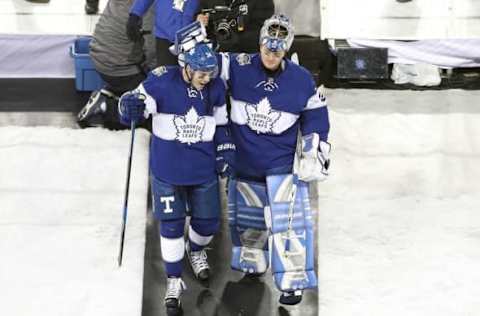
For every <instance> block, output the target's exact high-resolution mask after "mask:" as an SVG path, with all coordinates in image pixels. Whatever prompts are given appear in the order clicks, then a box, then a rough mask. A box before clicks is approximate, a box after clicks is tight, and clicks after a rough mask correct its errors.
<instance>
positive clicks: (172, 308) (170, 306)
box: [165, 298, 183, 316]
mask: <svg viewBox="0 0 480 316" xmlns="http://www.w3.org/2000/svg"><path fill="white" fill-rule="evenodd" d="M165 308H166V310H167V315H168V316H180V315H182V314H183V310H182V306H181V305H180V302H179V301H178V300H177V299H174V298H170V299H168V300H165Z"/></svg>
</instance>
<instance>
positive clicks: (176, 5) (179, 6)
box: [173, 0, 187, 12]
mask: <svg viewBox="0 0 480 316" xmlns="http://www.w3.org/2000/svg"><path fill="white" fill-rule="evenodd" d="M185 2H187V0H173V9H175V10H177V11H180V12H183V7H184V6H185Z"/></svg>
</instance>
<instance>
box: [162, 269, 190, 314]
mask: <svg viewBox="0 0 480 316" xmlns="http://www.w3.org/2000/svg"><path fill="white" fill-rule="evenodd" d="M186 288H187V287H186V286H185V283H184V282H183V281H182V279H181V278H167V291H166V293H165V308H166V310H167V315H168V316H179V315H182V305H181V302H180V296H181V295H182V292H183V290H185V289H186Z"/></svg>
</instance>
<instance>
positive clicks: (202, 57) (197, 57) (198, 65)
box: [179, 43, 218, 77]
mask: <svg viewBox="0 0 480 316" xmlns="http://www.w3.org/2000/svg"><path fill="white" fill-rule="evenodd" d="M179 63H181V66H182V67H186V66H189V67H190V69H191V70H193V71H202V72H210V73H212V75H211V76H212V77H215V76H217V74H218V64H217V57H216V56H215V52H214V51H213V50H212V48H211V47H210V45H209V44H207V43H197V44H196V45H195V47H193V48H191V49H190V50H188V51H187V52H185V53H183V54H181V56H179ZM182 64H183V65H182Z"/></svg>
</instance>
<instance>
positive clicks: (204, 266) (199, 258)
mask: <svg viewBox="0 0 480 316" xmlns="http://www.w3.org/2000/svg"><path fill="white" fill-rule="evenodd" d="M185 250H186V252H187V257H188V262H190V266H191V267H192V270H193V274H195V277H197V279H199V280H200V281H202V282H207V281H208V278H209V277H210V266H209V265H208V262H207V253H206V252H205V250H204V249H202V250H200V251H191V250H190V242H189V241H187V244H186V246H185Z"/></svg>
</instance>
